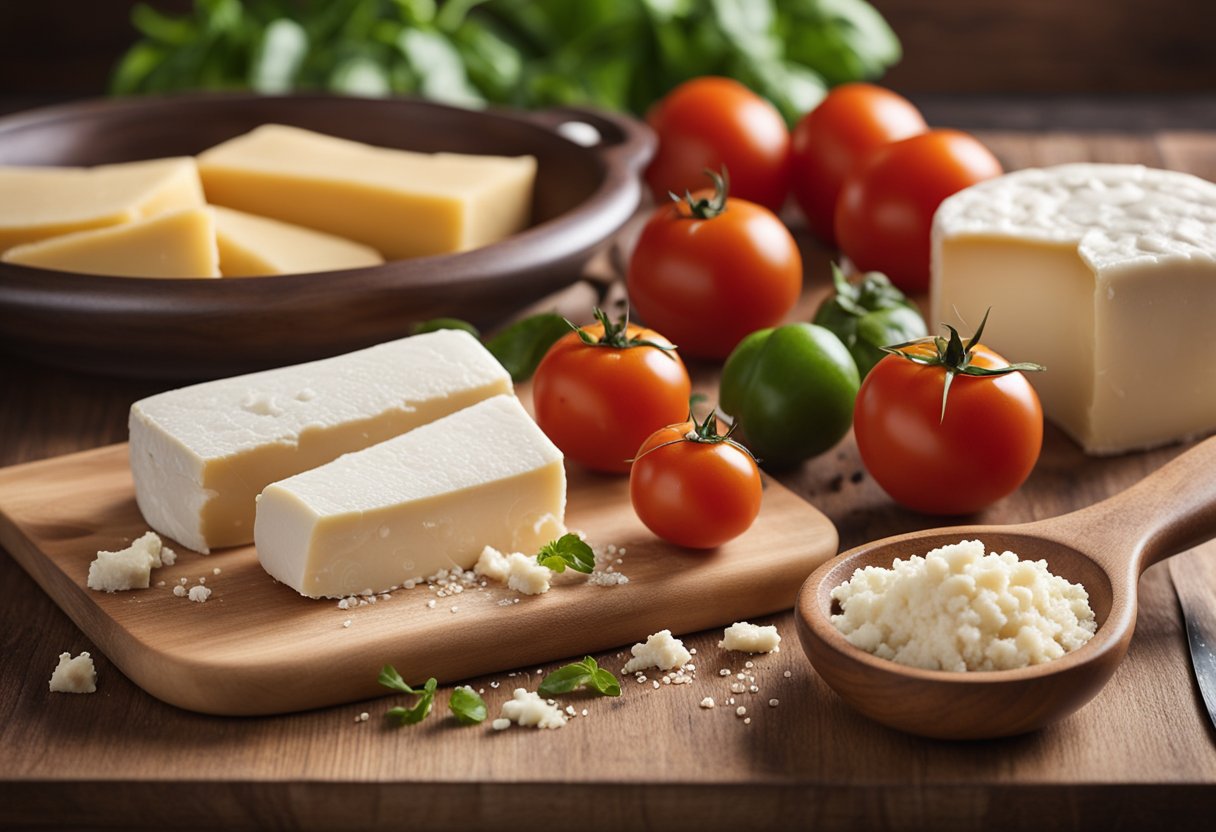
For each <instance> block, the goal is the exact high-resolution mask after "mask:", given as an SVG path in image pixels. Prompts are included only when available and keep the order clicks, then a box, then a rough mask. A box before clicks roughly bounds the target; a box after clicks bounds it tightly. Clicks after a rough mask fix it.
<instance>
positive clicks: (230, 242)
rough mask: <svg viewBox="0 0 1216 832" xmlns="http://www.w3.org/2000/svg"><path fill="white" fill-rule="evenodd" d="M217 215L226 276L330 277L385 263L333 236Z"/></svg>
mask: <svg viewBox="0 0 1216 832" xmlns="http://www.w3.org/2000/svg"><path fill="white" fill-rule="evenodd" d="M212 210H213V211H214V212H215V241H216V243H217V244H218V245H219V251H220V274H222V275H223V276H224V277H262V276H264V275H272V274H300V273H303V272H328V271H336V270H338V269H357V268H360V267H362V266H376V265H379V264H381V263H383V262H384V258H383V257H381V256H380V255H379V254H378V253H377V252H376V250H375V249H373V248H369V247H368V246H365V245H360V244H359V243H354V242H351V241H350V240H344V239H342V238H341V237H335V236H334V235H332V234H324V233H322V232H320V231H313V230H311V229H308V228H304V227H302V226H299V225H292V224H290V223H286V222H279V221H278V220H272V219H267V218H266V217H256V216H254V215H253V214H246V213H245V212H243V211H234V210H232V209H231V208H221V207H218V206H215V207H213V208H212Z"/></svg>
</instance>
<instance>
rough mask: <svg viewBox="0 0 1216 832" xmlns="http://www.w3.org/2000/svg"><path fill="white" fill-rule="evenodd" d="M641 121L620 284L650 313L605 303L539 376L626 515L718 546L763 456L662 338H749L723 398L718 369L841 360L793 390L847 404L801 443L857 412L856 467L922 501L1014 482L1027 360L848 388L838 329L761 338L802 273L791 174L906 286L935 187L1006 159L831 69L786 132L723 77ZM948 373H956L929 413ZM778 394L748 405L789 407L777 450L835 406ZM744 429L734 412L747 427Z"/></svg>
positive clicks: (702, 346) (920, 266) (886, 374)
mask: <svg viewBox="0 0 1216 832" xmlns="http://www.w3.org/2000/svg"><path fill="white" fill-rule="evenodd" d="M648 121H649V122H650V124H651V125H652V127H653V128H654V129H655V131H656V132H657V134H658V137H659V149H658V152H657V155H656V157H655V159H654V160H653V162H652V164H651V165H650V167H649V169H648V170H647V172H646V179H647V181H648V183H649V184H650V187H651V189H652V191H653V192H654V195H655V198H656V200H657V201H658V202H659V203H660V205H659V207H658V208H656V209H655V211H654V213H653V215H652V216H651V218H650V219H649V221H648V222H647V223H646V225H645V227H644V228H643V230H642V233H641V235H640V237H639V240H638V243H637V247H636V249H635V251H634V254H633V256H632V258H631V261H630V264H629V270H628V275H627V288H628V294H629V299H630V303H631V306H632V308H633V310H634V311H635V312H636V314H637V315H639V316H640V317H641V318H642V319H643V320H644V321H645V323H646V325H647V327H649V328H646V329H644V328H642V327H639V326H636V325H634V324H630V323H628V321H627V320H618V321H612V320H610V319H609V318H608V317H607V316H605V315H603V314H602V313H599V322H598V323H596V324H594V325H592V326H589V327H583V328H582V330H581V331H580V332H577V333H570V334H569V335H567V336H565V337H564V338H562V339H561V340H560V341H558V342H557V343H556V344H555V345H554V346H553V348H552V349H551V350H550V351H549V352H548V354H547V355H546V356H545V358H544V360H543V361H542V362H541V364H540V366H539V368H538V369H537V372H536V376H535V384H534V388H533V389H534V397H535V404H536V416H537V421H538V423H539V424H540V426H541V428H542V429H544V430H545V432H546V433H547V434H548V435H549V436H550V438H551V439H553V441H554V442H555V443H556V444H557V445H558V446H559V447H560V448H561V449H562V450H563V451H564V452H565V453H566V455H567V456H568V457H569V458H570V459H572V460H574V461H576V462H579V463H581V464H583V465H586V466H588V467H590V468H593V469H596V470H600V471H604V472H626V471H628V472H629V473H630V490H631V496H632V499H633V503H634V507H635V509H636V510H637V512H638V515H639V517H641V519H642V520H643V521H644V522H645V523H646V525H647V526H648V527H650V528H651V530H652V531H654V532H655V533H656V534H659V535H660V536H661V537H664V538H665V539H667V540H670V541H672V542H674V543H677V544H679V545H684V546H692V547H712V546H717V545H719V544H721V543H723V542H725V541H727V540H729V539H731V538H733V537H735V536H737V535H738V534H740V533H742V532H743V531H744V530H746V529H747V528H748V526H750V525H751V523H752V521H753V520H754V519H755V517H756V515H757V513H758V512H759V507H760V493H761V490H760V477H759V472H758V470H757V466H756V461H755V459H754V458H753V456H752V455H751V453H750V452H749V451H748V450H747V449H746V448H744V447H743V446H742V445H741V444H740V443H738V442H736V441H735V440H734V439H733V438H731V436H730V435H721V434H719V432H718V430H717V422H716V420H715V419H714V417H713V414H710V415H709V416H708V417H707V418H706V419H704V420H701V421H698V420H697V419H695V418H694V417H693V416H692V414H691V413H690V412H689V405H688V402H689V393H690V391H691V385H690V381H689V377H688V373H687V370H686V369H685V366H684V364H683V362H682V360H681V358H680V356H679V355H677V354H676V351H675V350H674V349H673V348H672V344H673V343H674V344H678V346H679V352H680V353H681V354H683V355H685V356H691V357H697V358H708V359H715V360H721V359H726V358H727V357H728V356H731V354H732V351H734V350H735V349H736V347H739V349H740V351H742V350H744V347H746V348H747V352H748V355H747V356H746V357H738V358H732V359H731V361H728V362H727V368H728V369H729V370H732V372H731V373H728V375H731V376H732V378H730V379H724V392H723V395H724V401H725V397H726V395H727V392H728V391H727V384H728V382H729V384H730V386H731V388H732V389H731V390H730V391H729V392H730V393H731V398H733V399H738V398H742V397H743V396H744V395H747V394H748V393H747V391H751V390H754V389H756V387H757V386H756V385H754V384H752V383H751V382H752V380H753V379H752V378H751V376H754V375H757V374H759V373H767V374H768V376H769V377H770V378H769V381H770V382H771V383H769V384H767V386H764V389H765V390H770V391H771V390H778V392H777V393H765V394H763V395H769V396H770V397H771V398H773V399H774V401H775V400H776V398H779V396H780V393H779V388H781V387H782V386H783V385H786V383H787V382H786V380H787V379H788V385H789V386H791V387H799V386H800V379H799V373H800V372H801V371H802V369H805V370H806V372H808V373H820V374H824V373H826V374H829V375H831V374H832V373H835V370H836V369H841V370H842V372H839V373H835V375H834V376H832V378H831V379H830V380H829V381H826V382H824V383H823V384H821V385H820V387H819V389H817V390H814V391H813V392H814V395H810V396H803V399H804V403H805V402H806V401H809V402H810V404H808V405H807V407H809V408H811V409H814V408H816V407H818V408H819V409H820V410H822V408H823V407H826V406H828V402H827V401H826V400H825V395H827V394H825V393H823V392H822V391H829V390H830V391H831V393H830V395H833V396H835V397H836V398H841V397H843V398H844V399H847V402H844V403H843V404H841V407H838V408H837V410H840V411H841V412H843V413H844V414H845V415H844V417H843V420H844V421H843V422H841V420H840V419H835V420H831V421H833V423H841V426H840V427H839V428H836V427H833V428H832V430H834V431H836V432H835V433H834V435H833V436H831V437H826V438H825V437H819V438H816V439H815V441H813V442H811V443H810V444H809V445H807V447H811V448H812V453H818V452H820V451H821V450H822V449H823V447H828V446H830V445H831V444H834V443H835V442H836V441H837V440H838V439H839V438H840V436H841V435H842V434H843V432H844V431H847V429H848V425H849V422H850V421H852V423H853V426H854V428H855V430H856V432H857V436H858V445H859V448H860V449H861V451H862V454H863V460H864V461H865V463H866V465H867V468H868V469H870V471H871V473H872V474H873V475H874V476H875V478H876V480H878V482H879V483H880V484H881V485H883V486H884V487H885V488H886V489H887V490H888V492H890V493H891V494H892V495H893V496H894V497H895V498H896V499H898V500H899V501H901V502H903V503H905V504H907V505H910V506H912V507H914V508H917V509H920V510H923V511H931V512H939V513H961V512H969V511H974V510H977V509H978V508H981V507H982V506H983V505H986V504H987V503H989V502H992V501H993V500H995V499H998V498H999V497H1001V496H1004V494H1007V493H1009V492H1010V491H1012V490H1014V489H1015V488H1016V487H1017V486H1018V485H1020V484H1021V482H1022V481H1023V480H1024V479H1025V477H1026V476H1027V475H1028V474H1029V471H1030V468H1031V467H1033V465H1034V461H1035V460H1036V459H1037V456H1038V449H1039V444H1040V442H1041V431H1042V415H1041V411H1039V409H1038V402H1037V399H1036V398H1035V397H1034V392H1033V389H1032V388H1030V386H1029V384H1028V383H1027V382H1026V381H1025V379H1024V378H1022V377H1021V375H1020V374H1013V375H1002V376H1000V377H999V378H980V377H976V376H975V375H969V374H968V372H966V370H967V367H968V365H969V364H970V363H971V362H972V359H974V363H975V366H1000V365H1003V364H1006V363H1007V362H1004V361H1003V359H1001V358H1000V357H999V356H995V354H991V353H989V352H988V351H986V350H984V348H983V347H980V346H976V347H975V348H974V349H973V350H968V351H967V352H966V353H965V354H963V355H962V356H961V358H960V357H959V356H957V355H956V356H955V359H954V360H956V361H960V362H961V364H960V366H959V367H957V368H954V369H952V368H951V367H950V366H947V365H944V364H942V363H940V362H939V363H938V364H932V362H929V363H926V362H925V361H914V360H905V359H901V358H899V357H894V356H892V357H889V358H886V359H883V360H882V361H879V362H878V364H877V365H876V366H875V367H874V369H873V370H872V371H870V373H869V375H867V376H866V381H865V383H864V384H862V385H861V393H860V395H858V383H859V380H860V376H859V375H858V373H857V371H856V367H855V365H854V364H853V361H852V359H851V358H850V357H849V354H848V351H847V350H845V349H844V348H843V347H841V349H840V350H835V351H833V350H825V349H824V344H823V341H824V337H823V336H828V337H829V338H830V339H831V340H833V341H835V337H834V336H832V335H831V333H828V332H827V331H826V330H824V331H823V332H818V331H817V330H819V329H820V328H819V327H815V326H812V325H810V324H797V325H795V326H798V327H802V328H804V329H806V330H807V331H806V332H802V331H799V332H788V333H782V332H781V330H776V331H777V332H779V333H781V334H780V335H779V336H778V337H771V338H770V337H768V336H767V335H766V336H765V337H764V338H761V339H760V341H758V340H757V337H759V336H760V332H759V331H762V330H766V328H770V327H775V326H776V325H778V324H779V323H781V321H783V320H784V318H785V316H786V315H787V314H788V313H789V311H790V310H791V309H792V308H793V306H794V304H795V303H796V301H797V299H798V297H799V295H800V293H801V289H802V272H803V270H802V260H801V256H800V253H799V249H798V245H797V243H796V241H795V240H794V238H793V236H792V235H791V234H790V232H789V230H788V229H787V228H786V226H785V225H784V223H782V221H781V220H780V219H779V218H778V217H777V215H776V211H778V210H779V209H780V208H781V207H782V206H783V205H784V203H785V202H786V200H787V197H788V196H789V195H790V194H791V193H792V195H793V197H794V199H795V200H796V201H797V203H798V205H799V206H800V207H801V209H802V211H803V213H804V214H805V216H806V218H807V222H808V224H809V226H810V228H811V230H812V231H813V232H814V233H815V234H816V235H818V236H819V237H820V238H821V239H823V240H824V241H825V242H827V243H829V244H835V245H838V246H839V248H840V250H841V251H842V253H843V254H844V255H846V256H847V257H848V258H849V259H850V260H851V261H852V263H853V264H854V266H855V268H856V269H857V270H858V271H871V270H873V271H881V272H884V273H885V274H886V275H887V276H888V277H889V278H890V281H891V283H893V284H895V285H896V286H897V287H899V288H901V289H904V290H905V291H909V292H920V291H924V290H925V289H927V287H928V280H929V240H930V228H931V224H932V218H933V214H934V212H935V211H936V209H937V207H938V205H939V204H940V203H941V201H942V200H943V199H945V198H946V197H947V196H949V195H950V194H952V193H955V192H957V191H959V190H961V189H963V188H965V187H967V186H969V185H971V184H974V183H976V182H978V181H981V180H983V179H987V178H990V177H993V176H997V175H999V174H1000V173H1001V166H1000V163H999V162H998V161H997V160H996V158H995V157H994V156H993V155H992V154H991V153H990V152H989V151H988V149H987V148H985V147H984V146H983V145H982V144H981V143H980V142H978V141H977V140H976V139H974V138H972V137H971V136H968V135H966V134H964V133H961V132H958V131H953V130H929V129H928V127H927V126H926V124H925V121H924V118H923V117H922V116H921V114H920V112H919V111H918V110H917V109H916V108H915V107H914V106H913V105H912V104H911V103H909V102H908V101H907V100H906V99H904V98H902V97H900V96H899V95H897V94H895V93H893V92H891V91H889V90H886V89H883V88H880V87H876V86H872V85H869V84H847V85H844V86H841V87H838V88H836V89H835V90H833V91H832V92H831V93H830V94H829V95H828V96H827V97H826V98H825V99H824V101H823V102H822V103H821V104H820V106H819V107H817V108H816V109H815V110H813V111H812V112H810V113H808V114H807V115H806V116H805V117H804V118H803V119H802V120H801V122H800V123H799V124H798V125H797V126H796V128H795V129H794V131H793V133H792V135H791V133H790V131H789V130H788V129H787V128H786V125H785V123H784V121H783V120H782V118H781V116H780V115H779V114H778V112H777V110H776V109H775V108H774V107H772V106H771V105H770V104H769V103H768V102H766V101H765V100H764V99H762V98H760V97H759V96H757V95H756V94H754V93H752V92H751V91H750V90H748V89H747V88H746V87H744V86H743V85H742V84H739V83H738V82H735V81H732V80H729V79H725V78H699V79H695V80H693V81H690V82H688V83H686V84H683V85H681V86H680V87H678V88H676V89H675V90H673V91H672V92H671V93H670V94H669V95H668V96H667V97H666V98H664V99H663V100H662V101H660V102H659V103H658V104H657V105H656V106H655V108H654V110H653V111H652V112H651V113H650V114H649V115H648ZM707 173H708V174H709V175H708V176H707ZM896 294H898V293H896ZM901 297H902V296H901ZM812 330H816V331H815V332H812ZM659 333H662V334H659ZM749 335H754V336H756V337H752V338H748V336H749ZM668 339H670V340H668ZM745 339H747V340H746V341H745ZM761 341H763V342H764V343H763V345H761ZM740 342H744V345H743V346H740ZM944 343H945V342H944V340H942V339H939V341H938V346H939V350H938V351H939V352H940V353H941V355H942V358H943V360H944V357H945V355H946V350H945V347H944V346H943V345H944ZM828 346H832V345H828ZM836 346H838V344H836ZM800 350H801V351H802V352H803V354H802V355H800V354H799V351H800ZM762 352H763V355H762V356H761V353H762ZM956 352H957V350H956ZM758 356H761V357H759V358H758ZM807 356H810V357H809V358H808V357H807ZM921 357H923V356H921ZM745 358H746V360H745ZM800 362H801V363H800ZM844 363H847V364H848V365H849V367H847V368H844V367H843V364H844ZM760 365H764V366H763V367H762V368H761V369H753V368H754V367H759V366H760ZM835 365H840V367H836V366H835ZM739 367H743V368H744V369H743V370H738V369H737V368H739ZM956 370H957V372H956ZM850 373H851V376H850ZM740 374H742V375H740ZM862 375H865V371H864V370H863V372H862ZM743 376H748V378H743ZM947 377H949V378H950V379H951V380H952V381H953V385H954V389H955V392H954V393H951V394H950V395H951V396H952V397H953V401H951V402H950V405H949V407H948V408H946V409H945V410H943V408H942V398H943V383H944V381H945V379H946V378H947ZM850 378H851V380H850ZM803 386H804V387H805V385H803ZM739 391H744V392H739ZM756 395H762V394H759V393H757V394H756ZM816 397H818V400H817V401H816ZM1011 397H1012V398H1011ZM854 399H856V412H854ZM770 404H772V403H771V402H768V401H766V402H760V403H758V404H757V407H756V408H753V410H754V411H757V412H762V411H764V410H765V408H768V410H770V411H772V417H771V418H770V419H769V421H770V422H771V421H772V420H773V419H776V420H778V421H782V422H783V424H781V425H778V431H779V432H781V433H787V435H786V436H782V437H780V438H779V442H778V443H773V442H770V443H769V447H772V448H779V449H783V448H784V447H793V446H794V445H796V444H797V443H796V442H794V441H793V440H792V439H790V437H789V436H788V433H793V432H797V431H799V430H804V431H805V430H807V429H809V428H810V427H813V426H814V425H816V424H819V425H822V424H825V423H826V421H828V420H827V419H826V417H825V416H824V415H823V414H822V413H820V414H818V415H817V414H815V413H813V412H812V413H790V412H786V413H782V412H780V407H779V406H778V405H779V403H777V404H772V406H770ZM804 409H805V408H804ZM850 414H852V419H851V420H850ZM762 418H763V417H762ZM817 419H818V422H817V421H816V420H817ZM994 419H995V420H996V423H999V425H1000V426H1001V428H1002V430H1003V431H1005V432H1006V434H1009V435H1001V436H997V437H996V438H995V439H993V438H992V432H991V431H988V432H986V431H985V428H984V425H986V424H993V423H994V422H993V420H994ZM785 422H788V423H789V424H788V429H787V428H786V425H785V424H784V423H785ZM799 423H801V424H799ZM753 427H757V426H753ZM767 427H771V425H770V426H766V429H767ZM768 432H769V433H772V431H771V430H769V431H768ZM821 432H822V431H821ZM748 433H749V431H748V429H747V426H746V425H744V426H743V430H742V434H741V435H747V434H748ZM756 434H757V435H758V434H759V431H756ZM863 434H864V435H863ZM1011 436H1012V438H1010V437H1011ZM926 437H928V438H929V440H931V441H928V440H926ZM825 439H826V441H825ZM803 444H806V443H803ZM807 455H808V454H802V455H801V457H797V456H795V460H796V461H797V460H799V459H801V458H806V456H807ZM1006 463H1007V464H1006ZM963 498H965V499H963ZM960 500H962V502H960Z"/></svg>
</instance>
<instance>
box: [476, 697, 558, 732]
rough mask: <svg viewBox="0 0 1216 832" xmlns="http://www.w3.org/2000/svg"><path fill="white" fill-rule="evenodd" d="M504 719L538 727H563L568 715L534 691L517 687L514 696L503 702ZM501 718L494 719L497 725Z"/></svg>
mask: <svg viewBox="0 0 1216 832" xmlns="http://www.w3.org/2000/svg"><path fill="white" fill-rule="evenodd" d="M502 719H506V720H509V721H511V722H515V723H517V724H519V725H535V726H536V727H537V728H561V727H563V726H564V725H565V724H566V715H565V714H563V713H562V712H561V711H560V710H558V709H557V707H555V706H553V705H550V704H549V703H548V702H546V701H545V700H543V699H541V698H540V696H539V695H538V694H536V693H534V692H531V691H527V690H524V689H523V688H516V689H515V694H514V697H513V698H511V699H508V700H507V701H506V702H504V703H502ZM498 722H499V720H495V721H494V725H495V727H497V724H498Z"/></svg>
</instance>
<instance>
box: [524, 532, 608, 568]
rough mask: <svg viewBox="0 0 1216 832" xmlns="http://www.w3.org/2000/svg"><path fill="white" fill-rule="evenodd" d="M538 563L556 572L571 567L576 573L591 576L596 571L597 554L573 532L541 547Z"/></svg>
mask: <svg viewBox="0 0 1216 832" xmlns="http://www.w3.org/2000/svg"><path fill="white" fill-rule="evenodd" d="M536 562H537V563H539V564H540V565H541V566H544V567H546V568H548V569H550V570H552V571H554V572H565V571H566V567H569V568H571V569H573V570H574V571H575V572H582V573H584V574H590V573H591V571H592V570H593V569H595V554H594V553H593V552H592V551H591V547H590V546H588V545H587V544H586V543H585V542H584V541H582V540H580V539H579V536H578V535H576V534H574V533H573V532H572V533H570V534H564V535H562V536H561V537H559V538H558V539H557V540H554V541H551V542H549V543H546V544H545V545H544V546H543V547H541V550H540V554H538V555H537V556H536Z"/></svg>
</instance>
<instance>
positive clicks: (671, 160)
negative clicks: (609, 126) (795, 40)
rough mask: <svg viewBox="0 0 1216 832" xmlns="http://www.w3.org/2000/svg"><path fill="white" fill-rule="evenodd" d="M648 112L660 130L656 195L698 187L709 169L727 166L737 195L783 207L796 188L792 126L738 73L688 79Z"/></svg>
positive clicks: (651, 178) (653, 173) (653, 178)
mask: <svg viewBox="0 0 1216 832" xmlns="http://www.w3.org/2000/svg"><path fill="white" fill-rule="evenodd" d="M646 120H647V121H648V122H649V123H650V126H651V127H652V128H654V131H655V132H656V133H657V134H658V136H659V149H658V152H657V153H655V157H654V159H653V161H651V163H650V167H648V168H647V169H646V181H647V183H649V185H650V189H651V191H653V192H654V198H655V200H657V201H660V202H661V201H665V200H666V199H667V194H668V192H669V191H670V192H672V193H676V194H683V193H684V192H685V191H692V190H696V189H697V188H699V187H701V183H702V182H704V181H705V178H704V172H705V171H706V170H721V169H722V168H723V166H725V167H726V169H727V170H728V171H729V172H730V178H731V182H732V183H733V186H734V190H735V194H736V195H737V196H740V197H742V198H743V199H747V200H750V201H752V202H758V203H760V204H761V205H763V206H765V207H766V208H768V209H769V210H772V211H778V210H780V209H781V205H782V203H784V202H785V196H786V193H787V192H788V190H789V154H790V133H789V129H788V128H787V127H786V126H785V120H784V119H782V118H781V114H780V113H779V112H777V108H776V107H774V106H773V105H772V104H770V103H769V102H768V101H766V100H765V99H763V98H761V97H760V96H758V95H756V94H755V93H754V92H752V91H751V90H749V89H748V88H747V87H745V86H743V85H742V84H740V83H739V82H738V81H735V80H732V79H730V78H718V77H714V76H706V77H704V78H694V79H692V80H691V81H685V82H684V83H683V84H680V85H679V86H678V87H676V88H675V89H674V90H672V91H671V92H669V93H668V94H667V95H666V96H665V97H664V98H663V99H662V100H661V101H659V102H658V103H656V104H655V105H654V107H652V108H651V110H650V112H649V113H647V115H646Z"/></svg>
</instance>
